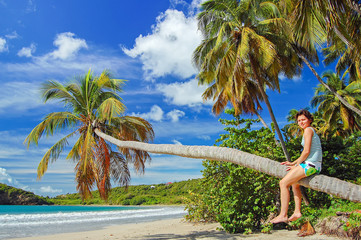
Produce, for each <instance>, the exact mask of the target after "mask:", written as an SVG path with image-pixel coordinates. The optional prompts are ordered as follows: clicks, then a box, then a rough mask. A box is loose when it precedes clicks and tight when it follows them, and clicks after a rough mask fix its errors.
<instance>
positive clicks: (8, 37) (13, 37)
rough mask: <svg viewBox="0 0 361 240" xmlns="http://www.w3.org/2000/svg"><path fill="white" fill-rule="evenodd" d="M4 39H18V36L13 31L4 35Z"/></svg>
mask: <svg viewBox="0 0 361 240" xmlns="http://www.w3.org/2000/svg"><path fill="white" fill-rule="evenodd" d="M5 37H6V38H7V39H15V38H18V37H19V34H18V33H17V32H16V31H13V32H12V33H10V34H6V35H5Z"/></svg>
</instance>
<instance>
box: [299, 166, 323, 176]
mask: <svg viewBox="0 0 361 240" xmlns="http://www.w3.org/2000/svg"><path fill="white" fill-rule="evenodd" d="M300 166H301V167H302V168H303V170H305V175H306V176H307V177H308V176H311V175H312V174H315V173H319V172H320V171H318V170H317V169H316V168H315V167H313V166H310V164H307V163H301V164H300Z"/></svg>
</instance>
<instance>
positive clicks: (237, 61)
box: [193, 0, 301, 158]
mask: <svg viewBox="0 0 361 240" xmlns="http://www.w3.org/2000/svg"><path fill="white" fill-rule="evenodd" d="M202 10H203V11H202V12H201V13H200V14H199V15H198V26H199V30H200V31H201V32H202V34H203V38H204V40H203V41H202V43H201V44H200V45H199V46H198V47H197V49H196V50H195V51H194V53H193V61H194V63H195V65H196V66H197V67H198V68H199V70H200V72H199V74H198V76H197V79H198V81H199V83H200V84H206V85H209V86H210V87H209V88H208V89H207V90H206V92H205V93H204V94H203V98H204V99H211V98H213V100H216V99H217V101H216V102H215V105H214V107H213V111H214V112H215V113H219V112H221V111H222V110H223V109H224V107H225V106H226V105H227V104H228V102H230V103H231V104H232V105H233V107H234V109H235V110H236V114H242V113H251V114H256V113H257V112H258V111H260V110H261V106H260V103H261V102H263V101H264V102H265V104H266V106H267V109H268V111H269V113H270V116H271V119H272V122H273V123H274V127H275V130H276V132H277V135H278V138H279V140H280V143H281V145H282V148H283V150H284V153H285V155H286V156H287V158H289V156H288V153H287V150H286V147H285V144H284V141H283V138H282V133H281V131H280V130H279V127H278V124H277V122H276V119H275V117H274V114H273V110H272V107H271V105H270V103H269V100H268V96H267V95H266V88H268V89H270V90H277V91H279V90H280V88H279V78H278V76H279V74H281V73H282V74H284V75H286V76H287V77H289V78H292V77H293V76H294V75H298V74H300V71H301V61H300V59H299V57H298V56H297V54H296V52H295V51H293V48H292V46H291V45H290V43H289V41H288V37H286V36H287V34H290V33H287V32H286V31H281V30H282V29H286V28H278V27H277V26H278V25H277V24H282V21H281V20H282V19H281V13H280V11H279V9H278V7H277V5H276V2H275V1H265V0H257V1H254V0H242V1H237V0H208V1H205V2H204V3H202ZM280 19H281V20H280ZM280 21H281V22H280ZM276 23H277V24H276ZM277 29H281V30H277Z"/></svg>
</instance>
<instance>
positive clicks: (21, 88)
mask: <svg viewBox="0 0 361 240" xmlns="http://www.w3.org/2000/svg"><path fill="white" fill-rule="evenodd" d="M200 2H201V0H193V1H191V0H187V1H183V0H156V1H149V0H131V1H129V0H128V1H125V0H123V1H119V0H108V1H99V0H94V1H84V0H77V1H70V0H63V1H55V0H47V1H40V0H18V1H13V0H0V16H1V23H0V26H1V27H0V81H1V88H0V182H2V183H5V184H8V185H11V186H15V187H20V188H23V189H26V190H30V191H33V192H35V193H37V194H40V195H44V196H55V195H59V194H64V193H73V192H75V191H76V189H75V182H74V163H72V162H69V161H67V160H65V156H66V153H67V152H65V153H64V154H63V155H61V156H60V158H59V159H58V161H57V162H56V163H53V164H51V165H50V166H49V169H48V171H47V173H46V174H45V176H44V177H43V178H42V179H41V180H40V181H37V180H36V169H37V165H38V163H39V161H40V160H41V158H42V156H43V154H44V153H45V151H46V150H47V149H48V148H49V147H50V146H51V145H52V144H54V143H55V141H56V140H57V139H59V137H61V136H62V133H59V134H57V135H55V136H53V137H49V138H44V139H42V141H41V142H40V144H39V146H38V147H36V146H32V147H30V148H29V149H27V148H26V147H25V146H24V145H23V141H24V139H25V138H26V136H27V135H28V134H29V132H30V131H31V129H32V128H34V127H35V126H36V125H37V124H38V123H39V122H40V121H41V119H42V117H43V116H45V115H46V114H47V113H49V112H52V111H62V106H61V105H60V104H58V103H55V102H51V103H47V104H44V103H42V101H41V98H40V95H39V92H38V90H39V86H40V84H41V83H43V82H44V81H46V80H51V79H53V80H58V81H61V82H64V83H65V82H67V81H70V80H71V79H73V78H74V77H76V76H79V75H84V74H85V73H86V72H87V71H88V70H89V69H90V68H91V69H92V70H93V71H94V74H99V73H101V72H102V71H103V70H104V69H109V70H110V71H111V72H112V73H113V75H114V77H115V78H121V79H127V80H128V81H127V83H126V86H125V87H124V92H123V93H122V94H121V96H122V98H123V100H124V103H125V105H126V106H127V111H126V114H127V115H135V116H141V117H143V118H145V119H147V120H148V121H150V122H151V123H152V125H153V128H154V130H155V136H156V137H155V140H154V142H155V143H169V144H183V145H213V144H214V141H215V139H217V138H218V136H219V134H221V133H223V127H222V126H221V124H220V123H219V122H218V118H219V117H217V116H214V115H213V114H212V113H211V104H212V103H210V102H208V103H203V101H202V99H201V94H202V92H203V91H204V89H205V87H204V86H198V84H197V81H196V80H195V75H196V74H197V70H196V69H195V68H194V67H193V65H192V63H191V54H192V52H193V50H194V49H195V47H196V46H197V45H198V44H199V43H200V41H201V36H200V34H199V32H198V31H197V22H196V19H195V16H196V14H197V12H198V11H199V9H198V6H199V3H200ZM319 69H321V70H319V71H318V72H319V73H322V71H323V67H322V66H321V67H320V68H319ZM316 85H317V80H316V78H315V77H314V76H313V75H311V73H310V71H309V70H308V69H305V70H304V71H303V73H302V76H300V77H298V78H296V79H293V80H289V79H283V78H282V80H281V93H282V94H279V93H274V92H269V91H268V92H267V93H268V94H269V97H270V101H271V104H272V106H273V110H274V112H275V115H276V118H277V120H278V122H279V124H280V125H281V126H283V125H284V124H286V116H287V114H288V111H289V110H290V109H292V108H295V109H300V108H303V107H307V106H308V105H309V101H310V99H311V97H312V96H313V93H314V91H313V89H314V87H315V86H316ZM264 109H265V110H264V111H263V112H262V116H263V117H264V119H265V120H266V122H267V123H270V122H271V120H270V117H269V114H268V112H267V110H266V108H265V107H264ZM201 169H202V161H201V160H195V159H187V158H180V157H176V156H165V155H152V162H151V163H150V164H149V165H147V166H146V172H145V174H144V175H141V176H139V175H136V174H135V173H134V171H133V172H132V180H131V184H133V185H137V184H157V183H164V182H169V181H171V182H173V181H181V180H187V179H192V178H199V177H201V175H202V174H201V172H200V171H201Z"/></svg>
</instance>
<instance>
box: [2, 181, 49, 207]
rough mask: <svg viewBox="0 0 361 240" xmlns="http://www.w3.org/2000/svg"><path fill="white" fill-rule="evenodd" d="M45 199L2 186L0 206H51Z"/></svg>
mask: <svg viewBox="0 0 361 240" xmlns="http://www.w3.org/2000/svg"><path fill="white" fill-rule="evenodd" d="M51 204H52V203H50V202H49V201H47V200H46V198H44V197H40V196H37V195H35V194H34V193H32V192H28V191H24V190H22V189H18V188H14V187H10V186H7V185H5V184H0V205H51Z"/></svg>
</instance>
